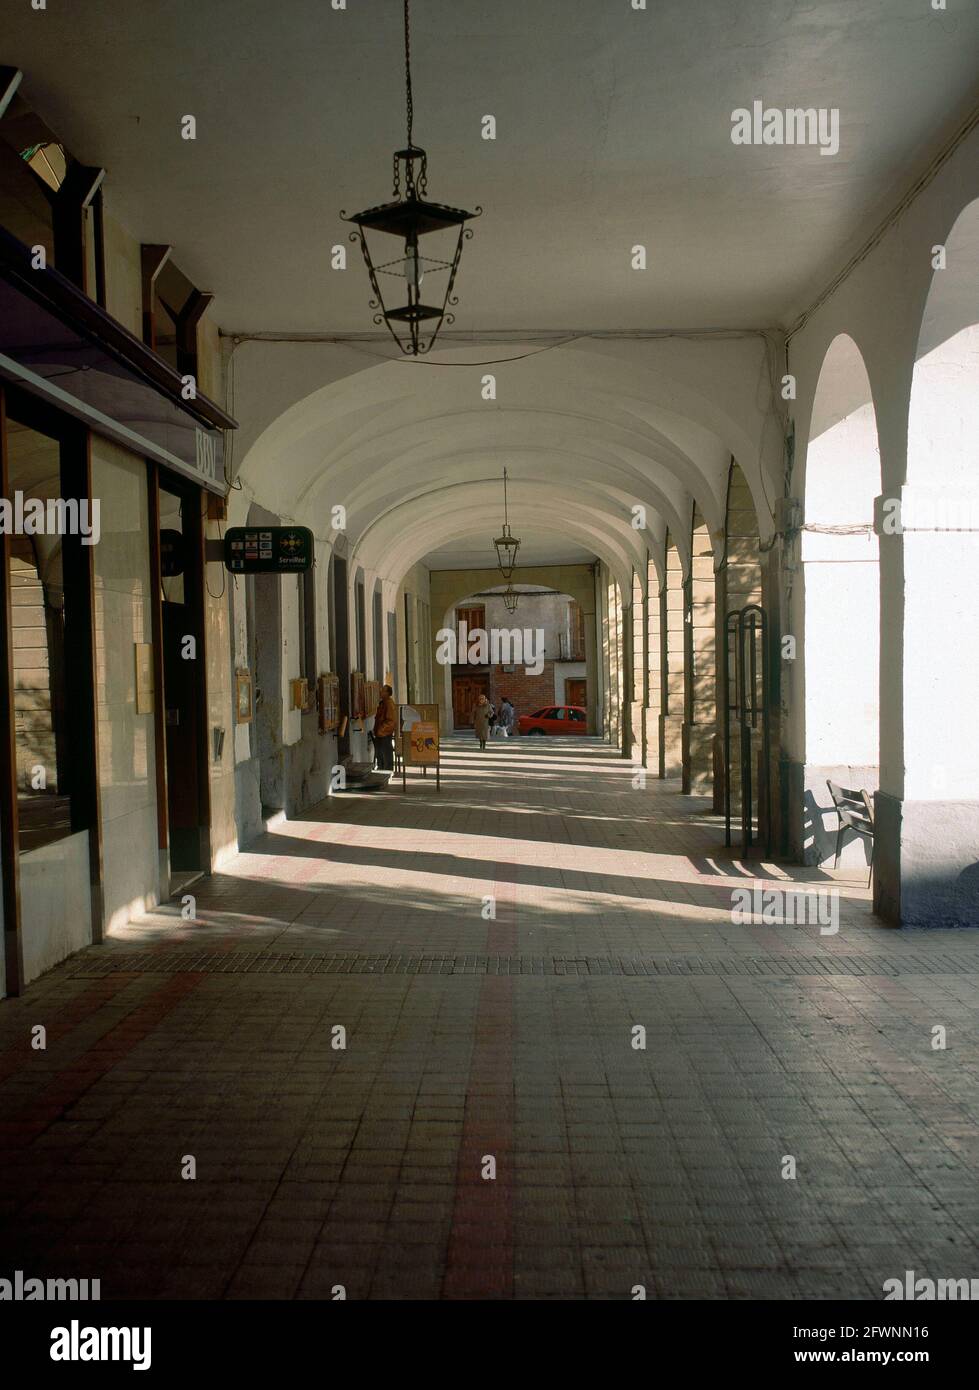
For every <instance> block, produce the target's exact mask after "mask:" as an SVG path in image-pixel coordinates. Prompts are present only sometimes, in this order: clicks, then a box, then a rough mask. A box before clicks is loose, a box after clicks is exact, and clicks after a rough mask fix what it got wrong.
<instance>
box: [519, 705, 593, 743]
mask: <svg viewBox="0 0 979 1390" xmlns="http://www.w3.org/2000/svg"><path fill="white" fill-rule="evenodd" d="M517 729H518V730H519V732H520V733H521V734H523V735H524V736H525V737H526V736H527V735H529V734H586V733H587V732H588V712H587V710H585V709H583V708H582V706H581V705H545V706H544V708H543V709H539V710H537V712H536V713H535V714H522V715H521V716H520V718H519V719H518V720H517Z"/></svg>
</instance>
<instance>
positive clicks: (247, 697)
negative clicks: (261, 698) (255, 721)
mask: <svg viewBox="0 0 979 1390" xmlns="http://www.w3.org/2000/svg"><path fill="white" fill-rule="evenodd" d="M235 722H236V723H238V724H250V723H251V722H252V673H251V671H236V672H235Z"/></svg>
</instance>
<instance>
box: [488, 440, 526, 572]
mask: <svg viewBox="0 0 979 1390" xmlns="http://www.w3.org/2000/svg"><path fill="white" fill-rule="evenodd" d="M507 476H508V475H507V471H506V469H505V468H504V470H503V532H502V534H501V535H499V536H497V537H496V539H495V540H494V541H493V544H494V545H495V546H496V561H497V564H498V565H499V567H500V573H501V574H502V575H503V578H504V579H509V578H510V576H511V575H512V574H513V571H514V568H515V567H516V563H517V551H518V550H519V549H520V542H519V541H518V540H517V538H516V536H515V535H513V533H512V532H511V530H510V515H509V512H508V510H507V487H506V485H507Z"/></svg>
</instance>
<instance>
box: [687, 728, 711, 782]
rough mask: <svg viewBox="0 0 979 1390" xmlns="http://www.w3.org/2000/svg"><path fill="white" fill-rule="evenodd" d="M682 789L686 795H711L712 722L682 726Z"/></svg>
mask: <svg viewBox="0 0 979 1390" xmlns="http://www.w3.org/2000/svg"><path fill="white" fill-rule="evenodd" d="M683 790H684V792H685V793H686V794H687V795H688V796H713V792H714V725H713V724H684V726H683Z"/></svg>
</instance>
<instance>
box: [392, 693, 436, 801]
mask: <svg viewBox="0 0 979 1390" xmlns="http://www.w3.org/2000/svg"><path fill="white" fill-rule="evenodd" d="M400 714H401V783H402V788H404V787H405V786H406V785H407V782H406V775H407V768H408V767H409V766H411V767H420V768H421V769H422V770H423V771H425V772H427V771H428V769H429V768H430V767H434V768H435V786H436V788H440V787H441V780H440V774H441V763H442V760H441V751H440V747H439V707H438V705H434V704H432V705H422V704H414V705H402V706H401V710H400Z"/></svg>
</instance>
